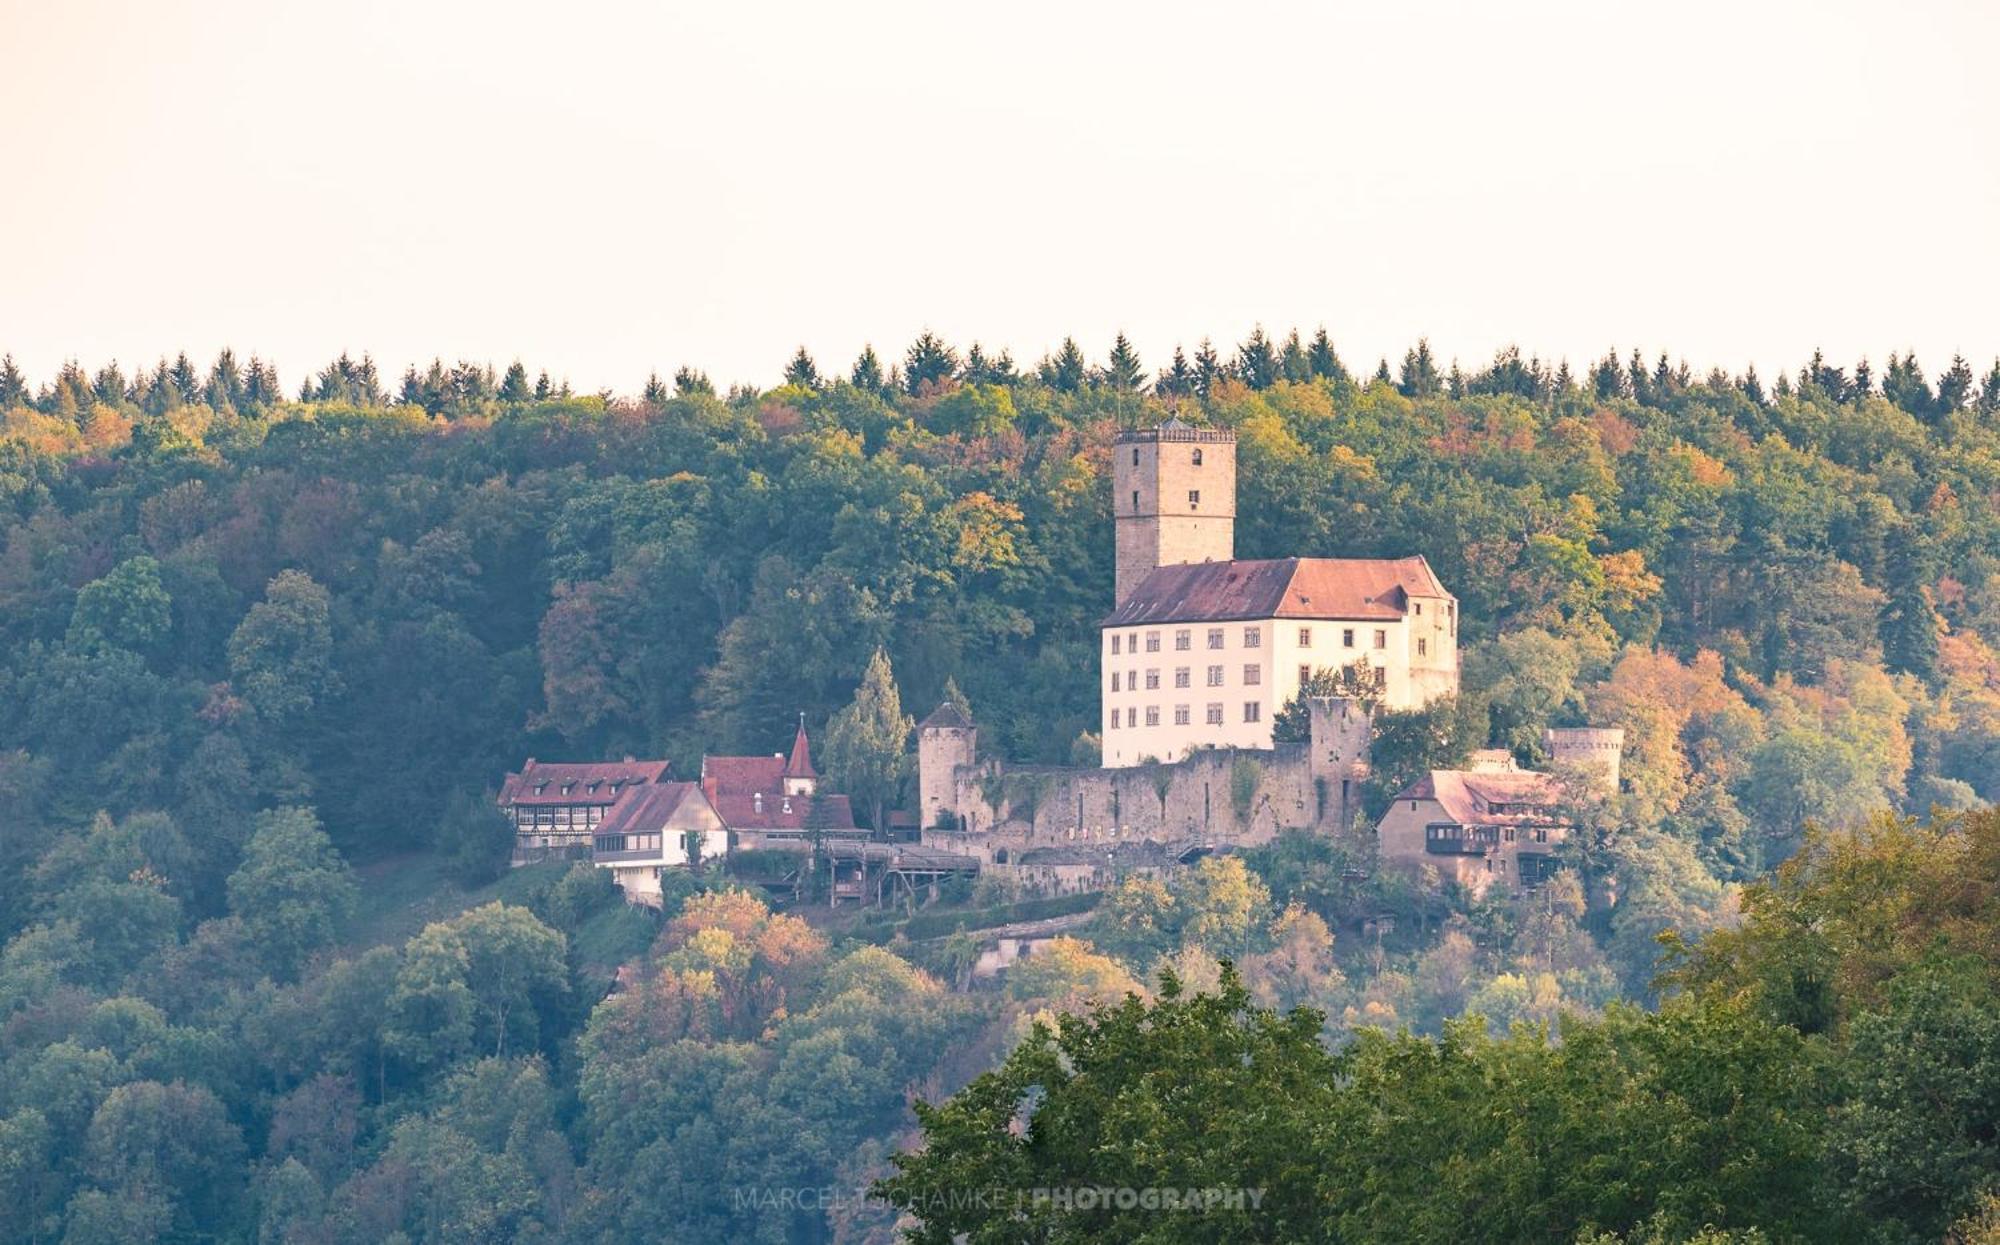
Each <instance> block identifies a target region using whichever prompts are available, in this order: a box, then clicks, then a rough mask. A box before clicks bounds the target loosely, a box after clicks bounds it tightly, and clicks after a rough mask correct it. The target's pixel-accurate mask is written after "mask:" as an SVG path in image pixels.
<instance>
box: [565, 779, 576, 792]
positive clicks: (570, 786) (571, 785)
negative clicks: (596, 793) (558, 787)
mask: <svg viewBox="0 0 2000 1245" xmlns="http://www.w3.org/2000/svg"><path fill="white" fill-rule="evenodd" d="M574 786H576V783H574V782H566V783H564V784H563V785H562V793H563V794H564V795H568V794H569V792H570V788H572V787H574Z"/></svg>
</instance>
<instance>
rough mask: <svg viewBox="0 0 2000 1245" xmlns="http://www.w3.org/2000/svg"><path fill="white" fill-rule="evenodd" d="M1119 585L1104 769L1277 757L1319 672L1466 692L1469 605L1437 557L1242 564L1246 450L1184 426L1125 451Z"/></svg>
mask: <svg viewBox="0 0 2000 1245" xmlns="http://www.w3.org/2000/svg"><path fill="white" fill-rule="evenodd" d="M1112 481H1113V504H1114V505H1115V506H1116V508H1117V510H1116V527H1117V537H1118V542H1117V557H1118V577H1117V594H1116V603H1115V605H1114V606H1113V608H1112V611H1111V613H1110V614H1108V615H1107V616H1106V617H1105V618H1104V620H1103V621H1102V623H1101V624H1100V627H1101V628H1102V647H1101V658H1100V660H1101V663H1102V668H1101V672H1100V673H1101V680H1102V681H1101V688H1100V690H1101V694H1102V696H1103V701H1104V717H1103V725H1104V734H1103V739H1104V754H1103V755H1104V764H1105V765H1106V766H1109V767H1114V768H1116V767H1123V766H1130V765H1141V764H1145V763H1147V762H1149V761H1174V760H1179V759H1181V758H1183V757H1185V756H1187V755H1188V754H1189V753H1190V752H1191V751H1193V750H1195V749H1199V748H1255V749H1263V748H1269V747H1270V746H1271V744H1272V724H1273V722H1274V721H1275V719H1276V717H1277V714H1278V711H1279V710H1280V709H1282V708H1283V707H1284V706H1285V704H1286V703H1287V702H1288V701H1290V700H1291V699H1292V698H1293V697H1294V696H1295V695H1297V694H1298V691H1299V689H1300V687H1301V685H1302V684H1304V683H1305V682H1306V681H1307V680H1308V679H1309V678H1311V677H1312V676H1313V675H1314V674H1316V673H1318V672H1319V671H1322V670H1331V671H1342V670H1349V669H1351V670H1352V671H1353V678H1352V683H1351V686H1352V687H1354V688H1356V689H1358V690H1359V691H1361V692H1362V693H1363V694H1365V695H1366V696H1368V698H1369V699H1370V700H1371V701H1372V702H1373V703H1375V704H1377V705H1380V706H1386V707H1388V708H1393V709H1413V708H1418V707H1421V706H1423V705H1426V704H1429V703H1430V702H1431V701H1432V700H1434V699H1436V698H1437V697H1439V696H1443V695H1448V694H1450V693H1453V692H1456V691H1457V690H1458V599H1457V598H1456V597H1454V596H1452V594H1451V593H1450V592H1449V591H1448V590H1447V589H1446V588H1445V586H1444V585H1443V584H1442V583H1441V582H1439V580H1438V577H1437V575H1436V574H1435V573H1434V572H1433V571H1432V570H1431V566H1430V563H1429V562H1427V561H1426V560H1425V559H1424V558H1422V557H1420V556H1417V557H1404V558H1270V559H1238V558H1236V557H1235V556H1234V541H1235V527H1236V439H1235V435H1234V434H1233V433H1231V432H1229V431H1228V430H1226V429H1203V428H1193V427H1190V426H1188V425H1186V424H1183V423H1180V422H1179V421H1178V420H1170V421H1168V422H1167V423H1165V424H1162V425H1160V426H1159V427H1157V428H1148V429H1140V430H1135V431H1130V432H1125V433H1121V434H1119V436H1118V438H1117V441H1116V443H1115V444H1114V445H1113V446H1112Z"/></svg>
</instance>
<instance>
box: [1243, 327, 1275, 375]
mask: <svg viewBox="0 0 2000 1245" xmlns="http://www.w3.org/2000/svg"><path fill="white" fill-rule="evenodd" d="M1236 374H1237V375H1238V376H1239V377H1241V378H1242V380H1243V383H1244V384H1246V385H1248V386H1250V387H1251V388H1252V389H1269V388H1270V387H1271V386H1272V385H1275V384H1276V383H1278V352H1277V351H1276V350H1275V349H1274V348H1273V347H1272V346H1271V339H1270V338H1268V337H1266V336H1264V326H1263V325H1261V324H1260V325H1258V326H1256V327H1255V328H1253V329H1251V330H1250V338H1249V340H1247V341H1245V342H1244V343H1243V344H1242V345H1240V346H1238V347H1237V348H1236Z"/></svg>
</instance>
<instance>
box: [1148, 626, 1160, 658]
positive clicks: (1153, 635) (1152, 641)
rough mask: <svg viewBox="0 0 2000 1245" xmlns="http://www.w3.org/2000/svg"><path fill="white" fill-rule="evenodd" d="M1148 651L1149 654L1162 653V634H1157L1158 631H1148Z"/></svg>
mask: <svg viewBox="0 0 2000 1245" xmlns="http://www.w3.org/2000/svg"><path fill="white" fill-rule="evenodd" d="M1146 651H1147V652H1149V653H1157V652H1159V651H1160V633H1159V632H1157V631H1148V632H1147V633H1146Z"/></svg>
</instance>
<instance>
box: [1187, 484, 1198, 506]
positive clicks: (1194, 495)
mask: <svg viewBox="0 0 2000 1245" xmlns="http://www.w3.org/2000/svg"><path fill="white" fill-rule="evenodd" d="M1188 509H1189V510H1199V509H1201V490H1200V489H1198V488H1191V489H1189V490H1188Z"/></svg>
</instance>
